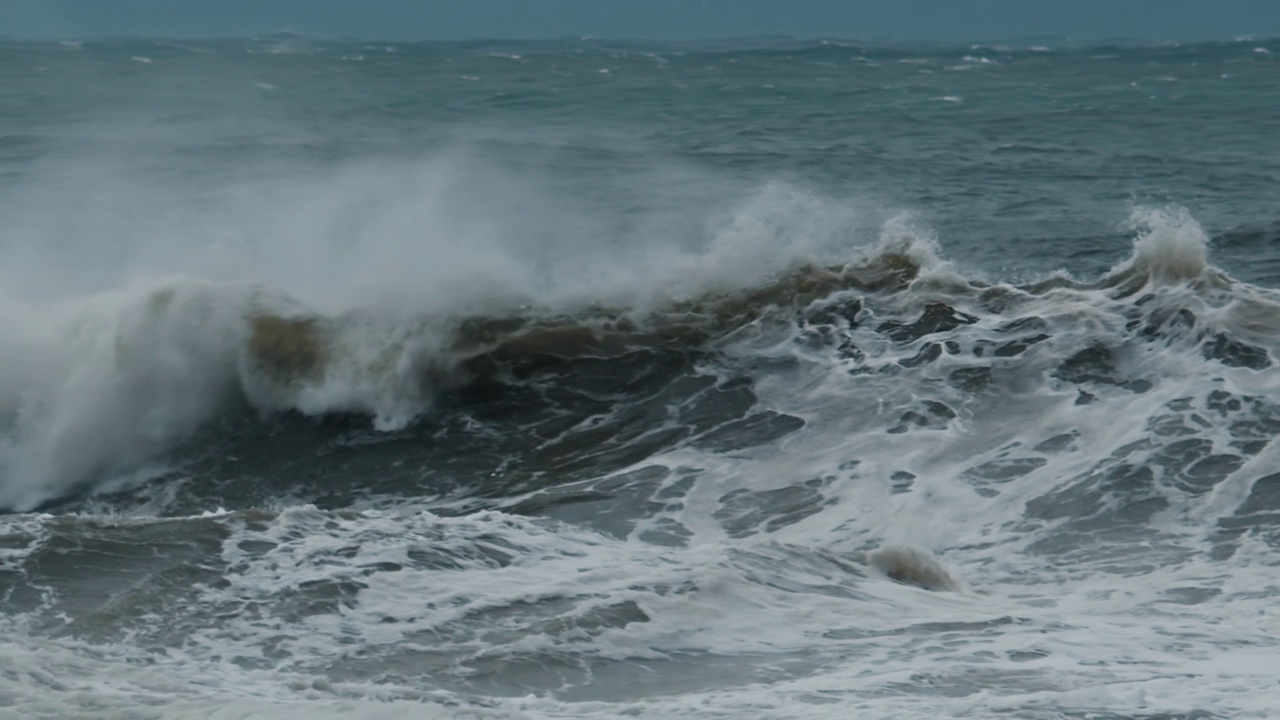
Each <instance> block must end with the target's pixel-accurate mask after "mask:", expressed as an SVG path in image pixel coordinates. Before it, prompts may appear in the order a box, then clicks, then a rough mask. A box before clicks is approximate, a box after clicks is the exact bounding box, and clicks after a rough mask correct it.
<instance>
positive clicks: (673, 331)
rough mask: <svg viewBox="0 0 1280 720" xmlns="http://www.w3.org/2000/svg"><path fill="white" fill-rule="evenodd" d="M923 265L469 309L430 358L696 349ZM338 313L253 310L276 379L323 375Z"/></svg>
mask: <svg viewBox="0 0 1280 720" xmlns="http://www.w3.org/2000/svg"><path fill="white" fill-rule="evenodd" d="M919 269H920V268H919V265H918V263H917V262H916V261H915V260H914V259H912V258H911V257H909V256H908V255H906V254H904V253H885V254H882V255H879V256H876V257H875V258H873V259H872V260H871V261H869V262H867V263H865V264H862V265H859V266H837V267H822V266H818V265H807V266H803V267H800V268H797V269H795V270H794V271H792V272H790V273H787V274H786V275H783V276H781V277H778V278H776V279H775V280H773V281H772V282H769V283H766V284H762V285H758V286H755V287H751V288H746V289H742V290H737V291H726V292H717V293H710V294H707V295H704V296H702V297H699V298H696V299H693V300H685V301H679V302H673V303H670V304H669V305H667V306H665V307H662V308H659V309H657V310H652V311H648V312H645V313H643V314H640V313H637V312H635V311H631V310H625V309H611V308H599V307H597V308H591V309H587V310H585V311H583V312H580V313H576V314H557V315H548V316H538V315H532V314H527V313H526V314H516V315H512V316H505V317H504V316H499V317H482V316H477V317H469V318H463V319H461V320H457V321H454V322H452V323H448V327H450V330H449V335H450V337H449V339H448V341H447V342H446V343H445V344H444V345H443V347H442V346H440V345H434V347H435V348H436V350H437V351H438V352H440V354H441V357H440V358H439V359H438V361H436V360H433V361H431V362H428V363H427V364H426V366H427V367H431V368H434V369H435V370H437V371H438V370H440V369H441V368H440V367H439V361H443V362H445V364H447V365H451V366H453V367H455V368H457V369H460V370H461V371H462V372H463V374H464V376H468V377H482V376H485V375H488V374H490V373H492V372H493V371H494V370H495V369H496V368H497V367H499V366H502V365H512V364H516V365H524V364H532V365H536V366H539V367H542V366H546V365H548V364H551V365H554V364H556V363H557V362H561V361H569V360H574V359H580V358H585V357H615V356H619V355H624V354H626V353H629V352H634V351H637V350H643V349H650V350H661V349H683V348H693V347H696V346H698V345H699V344H702V343H705V342H707V341H710V340H712V339H714V338H715V337H717V336H719V335H723V334H725V333H727V332H731V331H733V330H734V329H737V328H739V327H742V326H744V325H746V324H748V323H751V322H753V321H755V320H757V319H759V318H761V317H763V316H765V315H768V314H771V313H777V312H778V311H781V313H780V314H779V317H791V315H789V314H788V312H787V311H788V310H790V311H798V310H800V309H801V308H804V307H806V306H808V305H809V304H811V303H813V302H814V301H816V300H820V299H822V298H824V297H828V296H830V295H832V294H833V293H837V292H841V291H846V290H856V291H862V292H881V291H886V290H897V289H902V288H905V287H906V286H907V285H908V284H909V283H910V282H911V281H912V280H913V279H914V278H915V277H916V276H917V274H918V273H919ZM859 309H860V304H858V303H852V304H851V305H850V308H847V309H846V311H845V312H842V313H838V314H841V315H842V316H843V317H845V318H846V319H848V320H850V321H852V317H853V316H854V315H856V313H857V312H858V310H859ZM827 314H828V315H830V314H831V313H827ZM335 322H338V321H329V320H325V319H322V318H316V317H307V316H303V317H283V316H278V315H272V314H269V313H258V314H256V315H254V316H252V317H251V318H250V336H249V342H248V351H249V353H250V355H251V356H252V358H253V359H254V361H255V362H256V363H257V364H258V366H259V367H260V368H261V369H263V370H264V371H265V372H266V374H267V375H268V376H270V377H272V378H273V379H275V380H276V381H278V382H298V381H303V382H305V381H309V380H315V379H318V378H319V377H320V376H321V375H323V373H324V370H325V367H326V363H327V362H328V361H329V360H330V359H331V355H332V352H333V348H331V347H330V345H329V342H330V338H329V337H328V335H330V333H329V332H326V328H327V327H329V326H330V325H333V324H334V323H335ZM433 326H434V327H436V328H440V327H442V326H443V325H442V324H433ZM446 358H447V359H449V360H446ZM448 374H449V373H447V372H446V373H445V375H448Z"/></svg>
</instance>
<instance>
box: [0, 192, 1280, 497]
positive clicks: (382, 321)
mask: <svg viewBox="0 0 1280 720" xmlns="http://www.w3.org/2000/svg"><path fill="white" fill-rule="evenodd" d="M1132 225H1133V227H1134V230H1135V241H1134V251H1133V254H1132V255H1131V257H1130V258H1129V259H1128V260H1127V261H1125V262H1123V263H1121V264H1119V265H1118V266H1117V267H1115V268H1114V269H1113V270H1111V271H1110V272H1109V273H1106V274H1105V275H1104V276H1103V277H1101V278H1099V279H1096V280H1084V281H1082V280H1077V279H1074V278H1071V277H1069V276H1067V275H1065V274H1062V273H1058V274H1054V275H1051V276H1049V277H1047V278H1044V279H1042V280H1039V281H1036V282H1032V283H1027V284H1024V285H1020V286H1018V285H1004V284H990V283H986V282H983V281H979V280H975V279H966V278H965V277H963V276H961V275H960V274H957V272H956V271H955V270H954V269H952V268H951V267H950V265H949V264H947V263H945V262H942V261H940V260H939V259H938V258H937V256H936V253H935V251H934V249H933V245H932V243H931V242H930V241H928V240H927V239H920V238H919V237H918V236H917V235H916V234H913V233H912V232H910V231H909V230H907V229H906V228H905V226H904V225H903V224H902V223H901V222H894V223H890V224H889V225H887V226H886V227H885V229H884V231H883V232H882V237H881V240H880V241H879V243H878V244H876V245H875V246H874V247H872V248H871V249H869V250H866V251H864V252H863V253H861V255H860V257H858V258H857V259H853V260H851V261H849V262H847V263H834V264H815V263H813V262H811V261H799V262H794V261H793V262H791V263H790V264H786V263H784V264H783V266H782V267H779V268H778V269H777V270H776V271H774V272H773V273H772V274H764V275H762V276H761V278H760V279H759V280H754V281H751V282H750V283H749V284H744V285H742V286H739V287H733V286H731V285H726V284H724V283H719V284H717V285H716V286H715V287H714V288H713V289H711V290H708V291H704V292H702V293H696V292H689V293H684V296H683V297H678V298H677V299H672V296H671V295H670V294H665V293H667V291H668V290H669V288H671V287H672V282H671V279H670V278H667V279H666V280H665V281H664V282H662V283H655V285H654V290H653V291H652V293H651V295H650V297H648V298H646V299H644V300H643V301H640V302H633V303H632V304H631V305H629V306H611V305H608V304H605V303H600V302H593V301H582V300H581V299H579V300H578V301H576V302H574V303H566V302H561V303H559V304H558V305H555V306H540V305H538V304H537V303H536V302H534V301H533V300H532V299H528V298H516V299H514V300H513V299H511V298H506V299H505V300H502V301H499V302H493V303H489V305H488V308H489V310H487V311H486V312H485V313H483V314H466V313H457V312H453V313H432V312H428V311H422V312H404V311H396V312H385V313H380V312H379V311H378V308H376V307H367V308H356V309H352V310H350V311H347V312H342V313H338V314H321V313H317V312H314V311H312V310H310V309H309V308H307V307H305V306H304V305H302V304H301V303H299V302H298V301H295V300H293V299H291V298H289V297H287V296H286V295H285V294H284V293H283V292H279V291H275V290H272V289H269V288H263V287H252V286H241V285H233V284H218V283H211V282H205V281H199V280H191V279H181V278H179V279H170V280H166V281H163V282H159V283H154V284H146V285H141V286H139V287H134V288H130V289H127V290H121V291H118V292H113V293H108V294H104V295H99V296H95V297H93V298H90V299H88V300H84V301H78V302H68V303H64V304H59V305H54V306H49V307H27V306H21V305H18V304H16V303H12V302H10V303H7V304H5V305H4V306H3V325H4V328H5V330H4V334H5V338H6V340H5V342H4V345H3V353H4V358H3V363H0V423H2V426H3V428H4V433H5V434H4V438H5V442H4V446H3V449H2V450H0V507H5V508H8V509H11V510H27V509H31V508H34V507H38V506H39V505H40V504H42V503H46V502H49V501H51V500H56V499H58V498H60V497H64V496H67V495H69V494H77V493H84V492H104V491H114V490H119V489H121V488H122V487H128V486H130V485H134V484H137V483H138V482H141V481H143V480H145V479H147V478H149V477H152V476H154V475H156V474H163V472H164V468H165V467H167V466H166V465H165V463H166V462H167V461H168V460H169V459H171V457H172V453H173V452H174V451H175V449H177V448H179V447H181V446H182V445H183V444H184V442H186V441H188V440H189V439H190V438H192V437H193V436H194V435H195V434H197V433H199V432H202V431H205V430H207V429H208V427H209V426H210V424H211V423H213V422H214V421H215V420H217V419H218V418H224V417H226V416H228V415H229V414H230V415H235V414H237V413H240V414H243V413H244V412H246V411H248V412H251V413H252V414H253V415H254V416H255V417H258V418H262V419H265V418H268V417H271V416H275V415H278V414H280V413H286V414H289V413H296V414H299V415H302V416H313V417H320V416H350V415H354V416H364V417H368V418H370V420H371V422H372V425H373V427H374V428H375V429H376V430H377V431H381V432H394V431H400V430H403V429H405V428H407V427H409V426H411V425H413V424H414V423H415V422H416V421H418V420H419V419H420V418H422V417H423V416H424V414H431V413H432V412H433V408H438V407H440V405H441V398H446V404H448V403H451V402H452V403H455V404H456V402H457V398H465V397H466V396H467V393H468V392H475V391H476V388H481V387H497V386H504V385H507V386H511V385H519V384H521V383H529V382H550V383H559V384H562V385H565V386H567V387H568V388H570V389H572V388H573V387H574V385H575V384H577V383H585V382H586V381H585V380H584V379H583V377H584V376H583V375H582V374H581V373H580V372H579V371H580V370H581V366H582V364H583V363H587V362H590V363H595V364H597V366H598V369H597V371H598V372H603V373H606V374H608V373H616V374H618V375H619V377H621V378H623V379H624V380H625V379H627V378H630V377H631V375H629V373H637V372H650V371H652V370H653V367H651V365H652V363H649V362H640V363H639V364H637V363H636V360H637V358H653V357H657V356H660V355H664V354H665V355H667V356H670V357H681V358H686V359H687V358H690V357H693V356H694V355H695V354H698V355H699V356H700V357H701V356H708V355H716V354H720V355H723V354H725V353H726V352H729V351H731V350H732V352H737V353H739V354H740V353H741V352H743V350H742V349H743V348H748V347H755V348H756V349H755V350H754V351H751V352H755V353H758V354H759V356H760V357H763V356H765V355H768V354H770V353H774V352H776V348H777V343H778V342H789V343H793V344H795V345H798V346H804V345H806V344H808V345H815V344H816V345H830V346H832V347H834V348H836V352H837V354H838V355H839V356H840V357H842V358H844V359H845V361H847V362H848V363H851V364H852V365H853V366H854V367H853V368H852V369H851V372H853V373H854V374H858V373H876V372H884V371H885V368H886V367H888V366H890V365H892V366H893V367H894V368H895V369H896V370H895V371H899V372H901V371H905V372H912V371H914V372H922V371H923V370H921V368H924V367H925V366H937V367H944V366H947V365H948V364H950V365H954V366H955V367H951V368H950V375H949V378H950V379H951V381H952V382H955V383H958V384H959V385H960V386H962V387H965V388H968V389H969V391H971V392H973V393H979V394H980V393H982V392H984V391H985V390H986V388H987V386H988V385H989V384H990V377H991V373H992V371H993V366H991V365H990V364H987V363H982V362H976V361H978V360H981V359H982V358H984V356H986V357H994V358H1007V359H1008V360H1006V362H1016V361H1017V358H1018V356H1020V355H1022V354H1023V353H1025V352H1026V351H1027V349H1028V348H1030V347H1031V346H1032V345H1036V344H1039V343H1043V342H1045V341H1046V340H1049V339H1050V338H1051V337H1053V335H1054V334H1055V331H1054V330H1053V329H1051V328H1050V325H1051V324H1058V323H1055V322H1054V321H1055V318H1053V317H1050V316H1049V314H1050V313H1052V314H1056V315H1058V316H1059V317H1058V320H1061V319H1063V318H1067V319H1069V321H1070V322H1072V323H1075V324H1077V325H1078V326H1079V327H1082V328H1088V330H1086V331H1085V332H1081V333H1075V334H1073V336H1072V337H1071V338H1069V339H1065V340H1064V339H1062V338H1060V339H1059V340H1057V341H1055V342H1054V343H1048V345H1047V346H1055V349H1054V351H1053V352H1054V357H1053V358H1051V360H1053V361H1054V362H1057V363H1058V366H1057V367H1056V368H1054V369H1051V370H1049V371H1047V372H1045V373H1043V374H1042V375H1041V376H1040V381H1041V382H1050V381H1064V380H1065V381H1069V382H1080V383H1083V384H1085V385H1088V384H1090V383H1093V384H1096V383H1110V384H1112V385H1125V384H1128V385H1129V386H1130V387H1141V385H1142V383H1143V382H1147V381H1144V380H1140V379H1139V380H1127V379H1124V378H1122V377H1121V375H1122V373H1121V371H1120V370H1118V369H1117V362H1119V360H1118V354H1119V353H1121V352H1122V348H1123V347H1126V346H1129V345H1132V344H1133V343H1134V342H1145V343H1147V344H1148V345H1151V346H1153V347H1154V346H1160V347H1162V348H1164V349H1163V350H1162V352H1164V351H1169V350H1173V349H1180V350H1182V351H1183V353H1182V355H1183V356H1184V357H1190V356H1193V355H1194V356H1196V357H1199V358H1200V359H1201V361H1202V362H1217V363H1221V364H1225V365H1228V366H1240V367H1246V368H1255V369H1256V368H1262V367H1266V366H1269V365H1270V363H1271V354H1270V353H1269V352H1268V350H1267V349H1266V342H1267V341H1268V340H1269V338H1270V337H1271V336H1272V333H1274V331H1275V330H1276V329H1278V328H1276V324H1277V323H1278V322H1280V320H1276V318H1278V317H1280V314H1277V313H1276V312H1275V310H1276V309H1277V305H1276V304H1275V300H1274V298H1273V297H1272V296H1271V293H1269V292H1266V291H1263V290H1260V289H1258V288H1254V287H1251V286H1247V285H1244V284H1242V283H1238V282H1235V281H1233V280H1231V279H1230V278H1229V277H1228V276H1227V275H1226V274H1225V273H1223V272H1222V271H1220V270H1218V269H1216V268H1214V267H1213V266H1211V265H1209V264H1208V263H1207V260H1206V256H1207V255H1206V253H1207V251H1206V245H1207V240H1206V236H1205V234H1204V232H1203V230H1202V229H1201V228H1200V227H1199V225H1198V224H1196V222H1195V221H1194V219H1192V218H1191V217H1190V216H1189V215H1188V214H1187V213H1186V212H1185V211H1184V210H1181V209H1178V208H1172V209H1155V208H1140V209H1138V210H1136V211H1135V212H1134V215H1133V219H1132ZM685 286H686V287H688V286H689V285H688V284H687V283H686V285H685ZM504 307H505V310H503V309H502V308H504ZM493 308H497V310H494V309H493ZM1109 316H1114V317H1122V318H1125V321H1124V325H1123V327H1119V328H1117V327H1113V326H1112V325H1113V323H1114V321H1113V319H1112V317H1109ZM855 328H862V331H863V332H866V331H869V332H870V335H869V336H867V337H863V338H860V339H858V340H857V341H855V340H854V339H853V334H851V333H852V330H853V329H855ZM965 328H969V337H968V338H967V340H966V341H965V342H963V343H959V342H957V341H956V340H954V339H952V340H947V341H943V342H935V341H931V340H929V339H928V338H929V337H930V336H935V335H937V334H939V333H942V332H944V331H959V330H957V329H960V330H964V329H965ZM762 338H764V339H763V340H762ZM961 345H966V346H968V347H967V349H963V350H962V348H961ZM734 348H737V350H733V349H734ZM905 351H910V353H911V355H910V356H909V357H898V354H900V353H901V352H905ZM988 353H989V355H988ZM1197 353H1198V354H1197ZM965 356H967V358H966V357H965ZM890 359H891V360H892V362H887V361H888V360H890ZM1036 362H1043V360H1037V361H1036ZM558 370H563V371H564V372H561V373H559V374H557V371H558ZM935 371H936V368H935ZM632 379H634V378H632ZM1081 393H1083V394H1089V391H1087V390H1085V389H1082V390H1081ZM616 399H617V401H618V402H625V401H626V400H627V398H626V397H625V394H623V395H620V396H618V397H617V398H616ZM438 412H449V410H448V409H447V408H445V409H440V410H439V411H438ZM908 422H909V423H910V422H924V423H926V424H927V423H928V422H929V420H928V418H927V413H926V415H922V416H921V417H920V418H915V419H910V420H909V421H908Z"/></svg>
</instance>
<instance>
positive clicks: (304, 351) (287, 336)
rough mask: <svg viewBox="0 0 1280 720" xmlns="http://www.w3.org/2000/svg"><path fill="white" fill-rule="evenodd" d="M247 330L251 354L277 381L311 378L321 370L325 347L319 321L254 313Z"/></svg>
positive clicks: (323, 362)
mask: <svg viewBox="0 0 1280 720" xmlns="http://www.w3.org/2000/svg"><path fill="white" fill-rule="evenodd" d="M249 327H250V334H249V353H250V355H251V356H252V357H253V358H254V360H256V361H257V362H258V364H259V366H260V367H261V368H262V369H263V370H265V371H266V372H267V373H269V374H270V375H272V376H273V377H275V378H276V379H278V380H285V381H293V380H300V379H314V378H316V377H318V376H319V375H320V374H321V373H322V372H323V371H324V366H325V361H326V359H327V356H328V348H327V347H326V345H325V342H324V338H322V337H321V334H320V332H319V320H318V319H316V318H286V317H280V316H277V315H268V314H257V315H254V316H253V317H251V318H249Z"/></svg>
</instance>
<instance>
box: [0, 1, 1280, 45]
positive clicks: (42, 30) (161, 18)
mask: <svg viewBox="0 0 1280 720" xmlns="http://www.w3.org/2000/svg"><path fill="white" fill-rule="evenodd" d="M286 29H287V30H291V31H293V32H299V33H304V34H311V35H323V36H332V35H341V36H358V37H364V38H371V39H372V38H377V39H387V40H418V39H462V38H476V37H490V38H492V37H501V38H538V37H565V36H582V35H590V36H595V37H647V38H699V37H723V36H743V35H767V34H792V35H801V36H813V35H826V36H847V37H862V38H886V37H888V38H901V39H1000V38H1014V37H1026V36H1032V35H1062V36H1067V37H1072V38H1078V39H1089V38H1107V37H1128V38H1144V39H1154V40H1168V39H1178V40H1182V39H1206V38H1224V39H1225V38H1232V37H1236V36H1239V35H1256V36H1277V35H1280V0H0V35H8V36H18V37H77V38H84V37H99V36H117V35H146V36H168V37H211V36H230V35H247V34H254V33H264V32H274V31H279V30H286Z"/></svg>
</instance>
